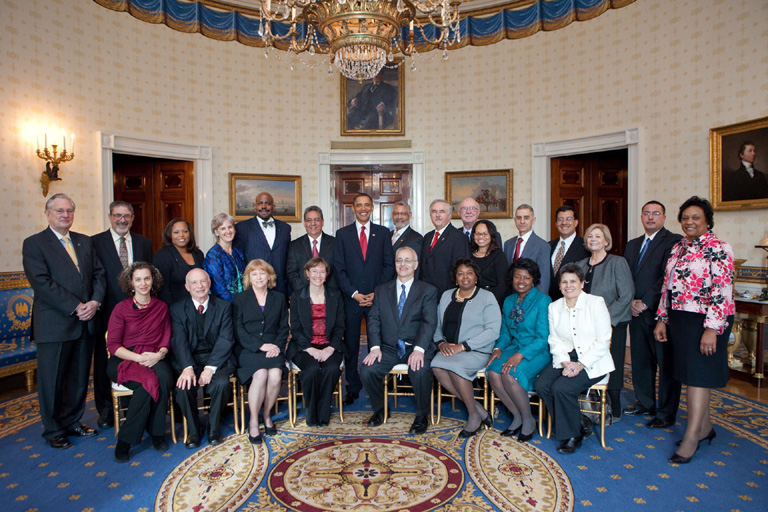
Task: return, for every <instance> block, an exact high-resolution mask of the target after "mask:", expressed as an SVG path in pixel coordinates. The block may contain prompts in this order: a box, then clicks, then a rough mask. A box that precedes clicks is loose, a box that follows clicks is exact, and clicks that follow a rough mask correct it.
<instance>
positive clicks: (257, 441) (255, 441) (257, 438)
mask: <svg viewBox="0 0 768 512" xmlns="http://www.w3.org/2000/svg"><path fill="white" fill-rule="evenodd" d="M248 440H249V441H250V442H251V444H261V442H262V438H261V434H259V435H257V436H252V435H251V434H248Z"/></svg>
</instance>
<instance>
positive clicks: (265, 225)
mask: <svg viewBox="0 0 768 512" xmlns="http://www.w3.org/2000/svg"><path fill="white" fill-rule="evenodd" d="M262 224H263V225H264V227H265V228H268V227H270V226H274V225H275V221H274V220H265V221H264V222H262Z"/></svg>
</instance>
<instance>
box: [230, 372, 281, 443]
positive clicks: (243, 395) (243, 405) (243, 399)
mask: <svg viewBox="0 0 768 512" xmlns="http://www.w3.org/2000/svg"><path fill="white" fill-rule="evenodd" d="M285 364H286V367H287V366H288V364H289V363H287V362H286V363H285ZM288 379H289V380H290V373H289V374H288ZM238 387H239V388H240V396H239V397H238V398H239V400H240V406H239V408H240V432H241V433H245V432H247V431H248V430H247V428H248V427H247V426H246V425H245V411H246V410H247V409H248V405H247V404H248V386H246V385H245V384H240V385H239V386H238ZM288 389H289V383H288V381H286V392H285V393H282V383H281V384H280V391H281V393H280V394H278V395H277V399H276V400H275V412H274V414H277V413H278V411H279V410H280V402H288V419H289V420H290V418H291V411H292V410H293V407H294V405H293V402H292V397H291V394H290V392H288ZM235 423H237V420H235ZM291 426H293V425H291Z"/></svg>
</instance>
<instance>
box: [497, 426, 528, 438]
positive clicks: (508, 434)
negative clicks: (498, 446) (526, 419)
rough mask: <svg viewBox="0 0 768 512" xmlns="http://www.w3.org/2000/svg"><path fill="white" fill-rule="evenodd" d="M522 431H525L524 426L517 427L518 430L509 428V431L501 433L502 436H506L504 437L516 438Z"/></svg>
mask: <svg viewBox="0 0 768 512" xmlns="http://www.w3.org/2000/svg"><path fill="white" fill-rule="evenodd" d="M522 429H523V426H522V425H520V426H519V427H517V428H516V429H511V428H508V429H507V430H505V431H504V432H502V433H501V435H502V436H504V437H514V436H516V435H517V434H519V433H520V431H521V430H522Z"/></svg>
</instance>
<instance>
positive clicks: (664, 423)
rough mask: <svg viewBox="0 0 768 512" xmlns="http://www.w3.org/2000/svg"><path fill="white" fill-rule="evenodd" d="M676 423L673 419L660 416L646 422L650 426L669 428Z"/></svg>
mask: <svg viewBox="0 0 768 512" xmlns="http://www.w3.org/2000/svg"><path fill="white" fill-rule="evenodd" d="M672 425H674V422H673V421H669V420H660V419H659V418H653V419H652V420H651V421H649V422H648V423H646V424H645V426H646V427H648V428H669V427H671V426H672Z"/></svg>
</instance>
